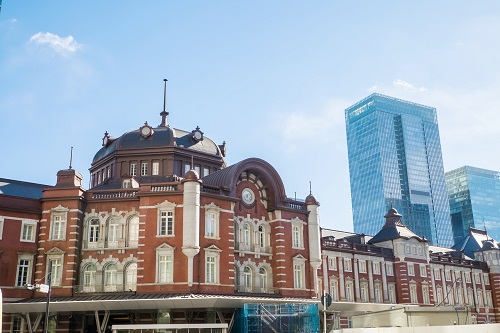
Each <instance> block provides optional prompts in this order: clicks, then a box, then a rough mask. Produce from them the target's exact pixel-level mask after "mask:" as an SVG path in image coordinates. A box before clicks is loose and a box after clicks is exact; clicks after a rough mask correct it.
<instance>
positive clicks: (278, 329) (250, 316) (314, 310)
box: [231, 304, 319, 333]
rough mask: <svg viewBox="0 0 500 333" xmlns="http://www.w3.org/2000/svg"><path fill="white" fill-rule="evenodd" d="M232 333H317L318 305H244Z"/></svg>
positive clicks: (238, 311)
mask: <svg viewBox="0 0 500 333" xmlns="http://www.w3.org/2000/svg"><path fill="white" fill-rule="evenodd" d="M231 332H234V333H302V332H303V333H306V332H307V333H319V314H318V304H245V305H243V307H242V308H240V309H238V310H237V311H236V314H235V324H234V326H233V329H232V330H231Z"/></svg>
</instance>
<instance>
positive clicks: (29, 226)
mask: <svg viewBox="0 0 500 333" xmlns="http://www.w3.org/2000/svg"><path fill="white" fill-rule="evenodd" d="M26 230H31V231H30V234H29V237H26V236H27V235H26V234H25V231H26ZM35 239H36V221H34V220H23V221H22V223H21V235H20V241H21V242H28V243H34V242H35Z"/></svg>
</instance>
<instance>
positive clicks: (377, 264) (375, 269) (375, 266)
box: [373, 262, 380, 275]
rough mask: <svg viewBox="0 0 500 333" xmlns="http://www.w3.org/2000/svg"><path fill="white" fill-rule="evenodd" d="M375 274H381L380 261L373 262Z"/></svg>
mask: <svg viewBox="0 0 500 333" xmlns="http://www.w3.org/2000/svg"><path fill="white" fill-rule="evenodd" d="M373 274H375V275H380V263H379V262H374V263H373Z"/></svg>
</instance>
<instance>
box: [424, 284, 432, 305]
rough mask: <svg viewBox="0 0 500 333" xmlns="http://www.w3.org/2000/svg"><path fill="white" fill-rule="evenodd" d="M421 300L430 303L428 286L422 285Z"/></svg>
mask: <svg viewBox="0 0 500 333" xmlns="http://www.w3.org/2000/svg"><path fill="white" fill-rule="evenodd" d="M422 300H423V303H424V304H431V298H430V294H429V286H426V285H422Z"/></svg>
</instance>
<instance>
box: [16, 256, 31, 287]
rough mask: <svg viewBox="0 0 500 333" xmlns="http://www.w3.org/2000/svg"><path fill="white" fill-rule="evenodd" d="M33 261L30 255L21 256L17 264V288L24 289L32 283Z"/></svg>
mask: <svg viewBox="0 0 500 333" xmlns="http://www.w3.org/2000/svg"><path fill="white" fill-rule="evenodd" d="M32 261H33V259H32V258H31V256H28V255H21V256H19V260H18V262H17V278H16V286H18V287H23V286H25V285H27V284H29V283H30V281H31V266H32Z"/></svg>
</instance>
